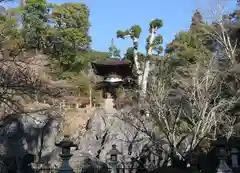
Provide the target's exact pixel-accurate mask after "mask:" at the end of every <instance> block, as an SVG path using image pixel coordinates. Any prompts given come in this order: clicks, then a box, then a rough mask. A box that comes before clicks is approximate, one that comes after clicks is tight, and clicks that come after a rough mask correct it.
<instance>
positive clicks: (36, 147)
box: [0, 101, 156, 172]
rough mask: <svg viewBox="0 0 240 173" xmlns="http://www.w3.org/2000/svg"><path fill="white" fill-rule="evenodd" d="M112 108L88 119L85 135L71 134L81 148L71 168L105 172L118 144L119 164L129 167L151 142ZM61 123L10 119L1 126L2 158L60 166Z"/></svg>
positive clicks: (37, 116) (34, 117)
mask: <svg viewBox="0 0 240 173" xmlns="http://www.w3.org/2000/svg"><path fill="white" fill-rule="evenodd" d="M108 102H110V101H108ZM110 108H111V109H106V108H105V109H101V108H99V109H97V110H96V111H95V113H94V115H93V116H91V118H90V119H89V120H88V123H87V125H86V132H85V133H84V135H81V136H80V135H79V132H77V131H76V133H75V135H72V140H73V141H74V142H75V143H77V144H78V145H79V150H77V151H74V150H73V151H72V153H73V157H72V159H71V160H70V165H71V166H72V167H73V168H82V169H83V170H89V169H90V168H89V165H91V166H92V167H96V168H97V167H98V168H97V169H100V170H102V171H103V172H106V169H107V166H106V164H105V163H107V162H108V161H109V156H108V152H109V151H110V150H111V148H112V145H113V144H116V145H117V148H118V150H119V151H120V152H121V153H122V154H121V155H120V156H119V161H120V162H121V163H122V164H125V166H127V165H126V163H127V162H130V161H131V158H132V157H134V158H136V157H138V156H139V155H140V153H141V150H142V148H143V147H144V146H145V144H148V143H149V138H148V137H147V136H146V135H145V134H143V133H141V132H139V131H138V130H136V129H135V128H134V127H133V126H131V125H130V124H128V123H126V122H125V121H122V120H121V117H119V115H120V114H118V112H117V111H116V110H114V111H113V109H112V106H110ZM123 111H128V109H127V108H126V110H123ZM61 122H62V119H61V117H55V118H49V117H48V116H46V115H41V114H39V113H36V114H31V116H25V115H23V116H19V115H18V116H17V115H15V116H10V117H9V118H7V119H6V120H5V121H4V122H3V123H2V124H1V127H0V136H1V143H0V144H1V145H0V152H1V155H2V156H4V158H5V159H8V158H22V157H23V156H24V155H26V154H32V155H34V156H35V161H37V162H38V163H42V164H43V165H44V166H51V167H59V165H60V164H61V159H60V158H59V154H60V149H59V148H56V147H55V141H56V139H57V140H60V139H59V136H60V135H59V129H60V127H61V125H62V124H61ZM1 146H2V147H1ZM3 146H4V147H5V148H4V147H3ZM17 160H21V159H17ZM155 160H156V159H155ZM18 164H20V165H21V163H18ZM87 172H88V171H87Z"/></svg>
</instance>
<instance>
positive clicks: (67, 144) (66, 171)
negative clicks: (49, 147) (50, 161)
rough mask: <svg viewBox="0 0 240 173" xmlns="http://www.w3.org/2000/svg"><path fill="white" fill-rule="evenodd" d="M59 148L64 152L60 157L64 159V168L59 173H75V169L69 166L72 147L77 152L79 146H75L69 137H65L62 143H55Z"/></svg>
mask: <svg viewBox="0 0 240 173" xmlns="http://www.w3.org/2000/svg"><path fill="white" fill-rule="evenodd" d="M55 145H56V146H57V147H60V148H62V152H61V154H60V157H61V158H62V161H63V162H62V166H61V167H60V169H59V171H58V172H59V173H73V169H72V168H71V167H70V165H69V160H70V159H71V157H72V154H71V153H70V152H71V147H75V148H76V150H77V149H78V146H77V145H76V144H74V143H73V142H72V141H71V140H70V136H69V135H64V138H63V140H62V141H61V142H59V143H55Z"/></svg>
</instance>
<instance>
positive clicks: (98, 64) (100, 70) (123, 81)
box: [91, 58, 136, 99]
mask: <svg viewBox="0 0 240 173" xmlns="http://www.w3.org/2000/svg"><path fill="white" fill-rule="evenodd" d="M91 64H92V68H93V71H94V73H95V74H96V75H98V76H101V77H103V80H102V81H101V82H99V83H97V85H96V87H97V88H98V89H101V90H102V91H103V96H104V98H106V96H107V94H108V93H109V94H111V96H112V97H113V99H116V89H117V88H119V87H123V88H133V87H134V86H136V82H135V81H136V80H135V77H134V74H133V72H132V65H133V64H132V62H131V61H129V60H120V59H116V58H108V59H101V60H96V61H94V62H92V63H91Z"/></svg>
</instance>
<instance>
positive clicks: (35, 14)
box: [22, 0, 48, 50]
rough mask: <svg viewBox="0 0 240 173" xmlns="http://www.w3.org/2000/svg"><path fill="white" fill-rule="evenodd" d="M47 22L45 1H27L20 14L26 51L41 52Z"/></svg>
mask: <svg viewBox="0 0 240 173" xmlns="http://www.w3.org/2000/svg"><path fill="white" fill-rule="evenodd" d="M47 22H48V9H47V2H46V0H28V1H26V5H25V6H24V10H23V14H22V23H23V39H24V42H25V46H26V47H27V49H35V50H42V49H43V48H44V46H45V36H46V29H47Z"/></svg>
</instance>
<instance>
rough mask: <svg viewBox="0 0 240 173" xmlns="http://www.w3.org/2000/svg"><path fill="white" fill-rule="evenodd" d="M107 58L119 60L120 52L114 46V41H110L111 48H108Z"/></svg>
mask: <svg viewBox="0 0 240 173" xmlns="http://www.w3.org/2000/svg"><path fill="white" fill-rule="evenodd" d="M108 57H109V58H118V59H120V58H121V55H120V50H119V49H118V48H117V47H116V46H115V44H114V40H113V39H112V41H111V46H110V47H109V48H108Z"/></svg>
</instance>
